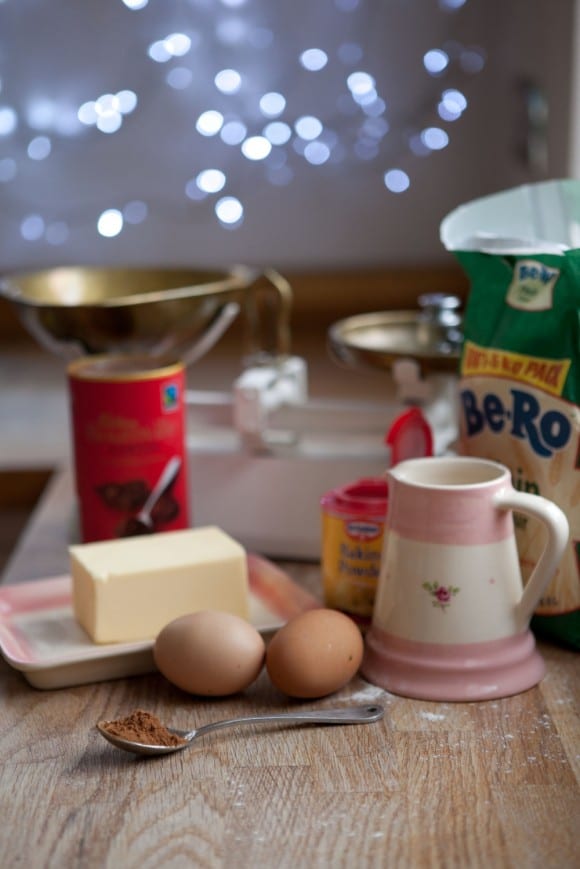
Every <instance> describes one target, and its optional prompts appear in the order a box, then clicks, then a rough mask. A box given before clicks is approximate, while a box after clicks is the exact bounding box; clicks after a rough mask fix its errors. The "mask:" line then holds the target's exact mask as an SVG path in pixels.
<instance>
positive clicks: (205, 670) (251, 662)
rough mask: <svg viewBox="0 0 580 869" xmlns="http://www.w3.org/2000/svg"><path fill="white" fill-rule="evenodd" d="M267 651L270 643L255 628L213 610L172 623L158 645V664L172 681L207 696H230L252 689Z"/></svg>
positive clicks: (237, 617)
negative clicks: (267, 643) (266, 643)
mask: <svg viewBox="0 0 580 869" xmlns="http://www.w3.org/2000/svg"><path fill="white" fill-rule="evenodd" d="M265 652H266V646H265V643H264V640H263V639H262V636H261V635H260V634H259V633H258V631H257V630H256V629H255V628H254V627H253V626H252V625H251V624H249V623H248V622H246V621H244V619H242V618H240V617H239V616H235V615H232V614H231V613H223V612H214V611H212V610H203V611H201V612H196V613H191V614H190V615H185V616H180V618H177V619H174V620H173V621H172V622H169V624H168V625H165V627H164V628H163V629H162V630H161V631H160V633H159V634H158V636H157V638H156V640H155V644H154V646H153V657H154V660H155V664H156V665H157V667H158V669H159V670H160V671H161V673H162V674H163V675H164V676H165V678H166V679H168V680H169V681H170V682H172V683H173V684H174V685H176V686H177V687H178V688H181V689H182V690H183V691H188V692H189V693H190V694H201V695H203V696H206V697H224V696H226V695H228V694H235V693H237V692H238V691H243V690H244V689H245V688H247V687H248V685H251V683H252V682H253V681H254V680H255V679H257V677H258V676H259V674H260V671H261V669H262V667H263V665H264V658H265Z"/></svg>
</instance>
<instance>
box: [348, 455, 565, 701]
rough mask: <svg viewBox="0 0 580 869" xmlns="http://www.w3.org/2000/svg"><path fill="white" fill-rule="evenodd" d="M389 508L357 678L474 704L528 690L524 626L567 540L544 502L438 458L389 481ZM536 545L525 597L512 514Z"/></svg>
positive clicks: (394, 473)
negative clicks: (533, 527)
mask: <svg viewBox="0 0 580 869" xmlns="http://www.w3.org/2000/svg"><path fill="white" fill-rule="evenodd" d="M388 483H389V508H388V514H387V522H386V529H385V536H384V544H383V551H382V555H381V567H380V573H379V580H378V586H377V594H376V599H375V605H374V610H373V617H372V623H371V627H370V629H369V631H368V633H367V636H366V639H365V657H364V661H363V666H362V674H363V676H365V677H366V678H367V679H368V680H369V681H370V682H373V683H375V684H377V685H380V686H382V687H384V688H386V689H387V690H390V691H393V692H394V693H397V694H402V695H404V696H408V697H419V698H423V699H430V700H482V699H487V698H492V697H502V696H506V695H509V694H515V693H518V692H520V691H524V690H526V689H527V688H530V687H532V686H533V685H535V684H537V683H538V682H539V681H540V679H541V678H542V676H543V674H544V663H543V660H542V658H541V656H540V654H539V653H538V651H537V649H536V647H535V641H534V637H533V635H532V633H531V632H530V630H529V622H530V619H531V616H532V614H533V612H534V609H535V608H536V606H537V604H538V602H539V599H540V597H541V595H542V593H543V591H544V589H545V588H546V586H547V585H548V583H549V581H550V580H551V578H552V576H553V574H554V572H555V570H556V568H557V565H558V562H559V560H560V558H561V557H562V554H563V551H564V548H565V546H566V543H567V540H568V533H569V531H568V521H567V519H566V516H565V515H564V513H563V512H562V511H561V510H560V508H559V507H557V506H556V505H555V504H553V503H552V502H551V501H548V500H547V499H545V498H543V497H541V496H539V495H532V494H527V493H523V492H518V491H516V490H515V489H514V488H513V486H512V483H511V477H510V472H509V471H508V469H507V468H506V467H504V466H503V465H501V464H498V463H496V462H492V461H488V460H485V459H477V458H463V457H442V458H425V459H412V460H409V461H405V462H401V463H400V464H398V465H396V466H395V467H394V468H392V469H391V470H390V471H389V472H388ZM514 510H515V511H517V512H521V513H526V514H528V515H531V516H534V517H536V518H538V519H540V520H541V522H542V523H543V525H544V527H545V529H546V532H547V533H546V545H545V548H544V550H543V552H542V555H541V558H540V560H539V562H538V563H537V565H536V568H535V570H534V572H533V573H532V575H531V576H530V578H529V580H528V582H527V584H526V586H525V588H524V587H523V584H522V579H521V573H520V567H519V559H518V551H517V546H516V541H515V536H514V523H513V514H512V511H514Z"/></svg>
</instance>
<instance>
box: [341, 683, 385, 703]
mask: <svg viewBox="0 0 580 869" xmlns="http://www.w3.org/2000/svg"><path fill="white" fill-rule="evenodd" d="M395 699H396V698H395V695H394V694H389V692H388V691H385V689H384V688H379V686H378V685H371V684H370V683H369V684H366V685H364V686H363V687H362V688H360V689H359V690H358V691H355V692H354V693H353V694H351V695H350V696H349V700H353V701H354V702H355V703H366V702H368V701H372V700H386V701H387V702H390V701H391V700H395Z"/></svg>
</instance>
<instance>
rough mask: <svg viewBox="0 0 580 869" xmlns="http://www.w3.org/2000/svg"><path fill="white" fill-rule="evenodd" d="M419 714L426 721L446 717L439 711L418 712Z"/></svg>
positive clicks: (441, 719) (443, 719) (442, 719)
mask: <svg viewBox="0 0 580 869" xmlns="http://www.w3.org/2000/svg"><path fill="white" fill-rule="evenodd" d="M419 716H420V717H421V718H425V719H426V720H427V721H445V718H446V716H445V715H441V714H440V713H439V712H419Z"/></svg>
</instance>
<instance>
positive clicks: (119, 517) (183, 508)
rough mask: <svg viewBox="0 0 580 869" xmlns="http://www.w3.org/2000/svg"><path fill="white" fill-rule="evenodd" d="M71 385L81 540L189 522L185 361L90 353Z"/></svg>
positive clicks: (72, 370) (71, 374) (74, 366)
mask: <svg viewBox="0 0 580 869" xmlns="http://www.w3.org/2000/svg"><path fill="white" fill-rule="evenodd" d="M68 383H69V393H70V405H71V420H72V434H73V448H74V467H75V481H76V491H77V496H78V503H79V517H80V526H81V539H82V540H83V541H84V542H90V541H96V540H107V539H111V538H115V537H126V536H132V535H135V534H143V533H151V532H157V531H172V530H176V529H179V528H188V527H189V524H190V522H189V509H188V493H187V468H186V444H185V438H186V432H185V410H184V393H185V374H184V367H183V365H182V364H181V363H180V362H173V361H171V362H167V363H164V362H160V360H158V359H150V358H147V357H143V358H141V357H136V356H88V357H84V358H83V359H79V360H76V361H74V362H72V363H71V364H70V365H69V367H68Z"/></svg>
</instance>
